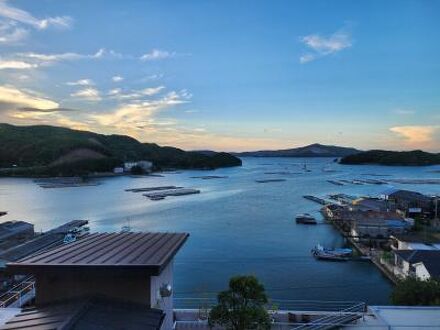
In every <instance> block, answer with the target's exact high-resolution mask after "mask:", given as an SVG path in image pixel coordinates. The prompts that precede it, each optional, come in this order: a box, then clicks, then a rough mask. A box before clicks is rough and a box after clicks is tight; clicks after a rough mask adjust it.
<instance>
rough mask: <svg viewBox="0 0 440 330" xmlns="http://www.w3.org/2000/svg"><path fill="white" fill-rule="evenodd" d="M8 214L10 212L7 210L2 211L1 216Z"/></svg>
mask: <svg viewBox="0 0 440 330" xmlns="http://www.w3.org/2000/svg"><path fill="white" fill-rule="evenodd" d="M6 214H8V212H6V211H0V217H2V216H4V215H6Z"/></svg>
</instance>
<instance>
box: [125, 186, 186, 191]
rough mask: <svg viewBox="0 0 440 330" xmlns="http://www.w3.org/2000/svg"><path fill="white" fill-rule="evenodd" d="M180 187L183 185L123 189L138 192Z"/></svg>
mask: <svg viewBox="0 0 440 330" xmlns="http://www.w3.org/2000/svg"><path fill="white" fill-rule="evenodd" d="M181 188H183V187H177V186H159V187H145V188H131V189H125V191H130V192H134V193H138V192H148V191H159V190H171V189H181Z"/></svg>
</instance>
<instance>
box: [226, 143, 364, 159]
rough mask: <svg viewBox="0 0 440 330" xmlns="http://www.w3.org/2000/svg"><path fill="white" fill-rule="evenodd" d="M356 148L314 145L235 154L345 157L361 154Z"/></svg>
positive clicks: (241, 155)
mask: <svg viewBox="0 0 440 330" xmlns="http://www.w3.org/2000/svg"><path fill="white" fill-rule="evenodd" d="M359 152H360V151H359V150H357V149H355V148H349V147H339V146H332V145H324V144H319V143H313V144H310V145H307V146H304V147H298V148H291V149H280V150H260V151H247V152H241V153H234V155H236V156H239V157H336V158H338V157H344V156H348V155H353V154H356V153H359Z"/></svg>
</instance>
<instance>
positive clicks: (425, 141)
mask: <svg viewBox="0 0 440 330" xmlns="http://www.w3.org/2000/svg"><path fill="white" fill-rule="evenodd" d="M390 131H391V132H393V133H395V134H397V136H399V137H401V138H403V139H404V143H405V144H406V145H407V146H409V147H412V148H440V137H439V133H440V126H438V125H428V126H395V127H391V128H390Z"/></svg>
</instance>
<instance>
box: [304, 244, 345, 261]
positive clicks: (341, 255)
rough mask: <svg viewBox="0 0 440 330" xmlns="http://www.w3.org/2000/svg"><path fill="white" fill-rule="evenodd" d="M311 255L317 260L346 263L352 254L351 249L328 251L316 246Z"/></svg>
mask: <svg viewBox="0 0 440 330" xmlns="http://www.w3.org/2000/svg"><path fill="white" fill-rule="evenodd" d="M311 252H312V255H313V256H314V257H315V258H317V259H322V260H334V261H347V260H349V259H350V257H351V256H352V254H353V250H352V249H348V248H337V249H328V248H325V247H323V246H322V245H320V244H318V245H316V246H315V247H314V248H313V249H312V251H311Z"/></svg>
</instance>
